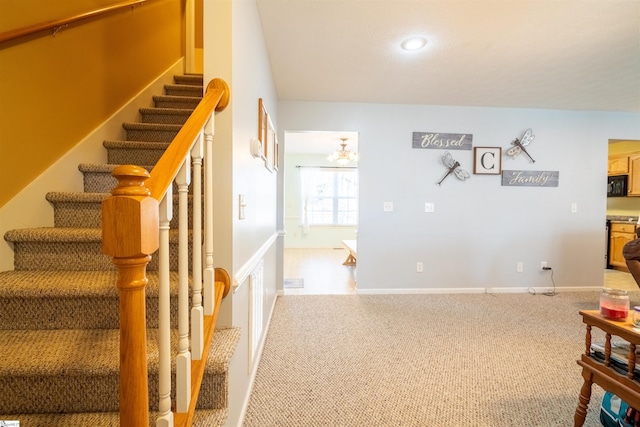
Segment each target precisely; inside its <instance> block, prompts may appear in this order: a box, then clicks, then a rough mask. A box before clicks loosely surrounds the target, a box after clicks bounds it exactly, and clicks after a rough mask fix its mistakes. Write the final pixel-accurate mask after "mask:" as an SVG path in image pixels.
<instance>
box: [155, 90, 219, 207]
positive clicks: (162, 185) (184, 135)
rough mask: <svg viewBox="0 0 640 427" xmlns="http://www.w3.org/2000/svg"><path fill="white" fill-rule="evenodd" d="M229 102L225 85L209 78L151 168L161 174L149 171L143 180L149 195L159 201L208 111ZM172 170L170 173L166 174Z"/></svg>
mask: <svg viewBox="0 0 640 427" xmlns="http://www.w3.org/2000/svg"><path fill="white" fill-rule="evenodd" d="M228 104H229V86H228V85H227V82H225V81H224V80H222V79H213V80H211V82H209V84H208V85H207V90H206V91H205V94H204V97H203V98H202V100H201V101H200V103H199V104H198V106H197V107H196V109H195V110H193V113H191V116H189V120H187V122H186V123H185V124H184V125H183V126H182V128H181V129H180V131H179V132H178V134H177V135H176V137H175V138H174V140H173V142H172V143H171V145H170V146H169V148H167V150H166V151H165V152H164V154H163V155H162V157H161V158H160V160H159V161H158V163H156V165H155V166H154V169H155V170H159V171H164V172H165V173H155V174H154V173H152V174H151V178H149V180H148V181H147V182H146V186H147V188H148V189H149V191H151V197H153V198H154V199H156V200H158V201H160V200H162V198H163V197H164V194H165V193H166V192H167V189H168V188H169V186H170V185H171V183H172V182H173V180H174V178H175V177H176V174H177V173H178V170H179V169H180V165H181V164H182V162H184V157H185V155H186V154H188V153H189V150H190V149H191V148H190V146H191V145H192V144H193V141H195V139H196V137H197V136H198V134H199V133H200V131H201V130H202V127H203V126H204V124H205V123H206V122H207V120H209V117H211V112H212V111H213V110H214V109H215V111H222V110H224V109H225V108H227V105H228ZM170 171H173V173H170Z"/></svg>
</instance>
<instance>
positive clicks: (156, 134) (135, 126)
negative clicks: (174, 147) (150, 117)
mask: <svg viewBox="0 0 640 427" xmlns="http://www.w3.org/2000/svg"><path fill="white" fill-rule="evenodd" d="M122 127H123V128H124V130H125V131H126V134H127V136H126V140H127V141H146V142H167V143H169V142H171V141H173V139H174V138H175V137H176V135H177V134H178V132H179V131H180V129H181V128H182V126H181V125H167V124H162V123H123V124H122Z"/></svg>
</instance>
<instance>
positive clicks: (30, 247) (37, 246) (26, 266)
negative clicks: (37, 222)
mask: <svg viewBox="0 0 640 427" xmlns="http://www.w3.org/2000/svg"><path fill="white" fill-rule="evenodd" d="M4 239H5V240H6V241H7V242H11V243H13V247H14V268H15V269H16V270H29V271H36V270H51V271H60V270H71V271H95V270H112V269H114V266H113V263H112V259H111V257H110V256H107V255H104V254H103V253H102V230H101V229H99V228H62V227H41V228H27V229H19V230H9V231H7V232H6V233H5V235H4ZM189 241H191V233H189ZM169 251H170V263H169V268H170V269H171V270H173V271H176V270H178V259H177V258H178V257H177V254H178V232H177V230H169ZM156 253H157V251H156ZM156 253H154V254H153V255H152V258H151V262H150V263H149V264H148V265H147V270H148V271H155V270H157V269H158V260H157V258H158V257H157V256H155V254H156ZM189 259H191V247H189Z"/></svg>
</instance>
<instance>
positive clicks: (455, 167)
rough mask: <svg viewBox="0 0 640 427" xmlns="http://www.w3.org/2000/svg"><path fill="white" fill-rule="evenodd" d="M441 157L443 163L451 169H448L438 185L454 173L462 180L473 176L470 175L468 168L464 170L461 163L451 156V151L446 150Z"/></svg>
mask: <svg viewBox="0 0 640 427" xmlns="http://www.w3.org/2000/svg"><path fill="white" fill-rule="evenodd" d="M441 159H442V164H443V165H445V166H446V167H448V168H449V170H448V171H447V174H446V175H445V176H443V177H442V179H441V180H440V182H438V183H437V184H438V185H440V184H442V181H444V180H445V178H446V177H448V176H449V175H451V174H452V173H453V174H454V175H455V176H456V178H458V179H459V180H460V181H464V180H465V179H467V178H469V177H470V176H471V175H469V172H467V171H466V170H464V169H462V168H461V167H460V163H459V162H458V161H457V160H455V159H454V158H453V157H452V156H451V153H449V152H448V151H445V152H444V155H443V156H442V157H441Z"/></svg>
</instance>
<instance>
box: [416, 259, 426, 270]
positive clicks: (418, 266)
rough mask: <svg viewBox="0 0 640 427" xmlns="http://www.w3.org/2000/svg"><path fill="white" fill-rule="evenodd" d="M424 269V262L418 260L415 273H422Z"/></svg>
mask: <svg viewBox="0 0 640 427" xmlns="http://www.w3.org/2000/svg"><path fill="white" fill-rule="evenodd" d="M423 271H424V264H423V263H421V262H420V261H418V262H417V263H416V273H422V272H423Z"/></svg>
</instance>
